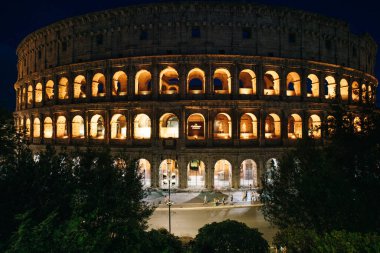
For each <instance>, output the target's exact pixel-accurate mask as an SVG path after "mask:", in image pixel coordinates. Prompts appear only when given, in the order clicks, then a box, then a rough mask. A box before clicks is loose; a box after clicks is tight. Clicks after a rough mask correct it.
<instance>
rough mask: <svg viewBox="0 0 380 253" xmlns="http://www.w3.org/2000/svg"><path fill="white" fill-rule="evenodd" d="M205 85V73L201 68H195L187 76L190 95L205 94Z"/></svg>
mask: <svg viewBox="0 0 380 253" xmlns="http://www.w3.org/2000/svg"><path fill="white" fill-rule="evenodd" d="M205 83H206V77H205V72H204V71H203V70H201V69H199V68H194V69H192V70H190V71H189V74H188V75H187V92H188V93H189V94H204V93H205Z"/></svg>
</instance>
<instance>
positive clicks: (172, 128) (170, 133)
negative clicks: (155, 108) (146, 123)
mask: <svg viewBox="0 0 380 253" xmlns="http://www.w3.org/2000/svg"><path fill="white" fill-rule="evenodd" d="M159 130H160V138H162V139H166V138H178V137H179V120H178V118H177V116H176V115H174V114H173V113H165V114H164V115H162V116H161V118H160V129H159Z"/></svg>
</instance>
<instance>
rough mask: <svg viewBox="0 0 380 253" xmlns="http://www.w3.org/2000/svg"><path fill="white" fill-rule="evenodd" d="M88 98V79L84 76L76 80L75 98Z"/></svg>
mask: <svg viewBox="0 0 380 253" xmlns="http://www.w3.org/2000/svg"><path fill="white" fill-rule="evenodd" d="M85 97H86V78H85V77H84V76H82V75H79V76H77V77H75V79H74V98H85Z"/></svg>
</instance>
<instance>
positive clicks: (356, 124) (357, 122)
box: [354, 116, 362, 133]
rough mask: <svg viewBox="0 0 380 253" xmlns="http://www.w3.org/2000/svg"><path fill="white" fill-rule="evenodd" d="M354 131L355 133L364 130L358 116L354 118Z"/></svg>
mask: <svg viewBox="0 0 380 253" xmlns="http://www.w3.org/2000/svg"><path fill="white" fill-rule="evenodd" d="M354 131H355V133H360V132H361V131H362V121H361V120H360V118H359V117H358V116H356V117H355V118H354Z"/></svg>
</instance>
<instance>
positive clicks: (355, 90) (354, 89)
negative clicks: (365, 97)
mask: <svg viewBox="0 0 380 253" xmlns="http://www.w3.org/2000/svg"><path fill="white" fill-rule="evenodd" d="M359 94H360V89H359V83H358V82H356V81H354V82H352V85H351V98H352V101H353V102H359Z"/></svg>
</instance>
